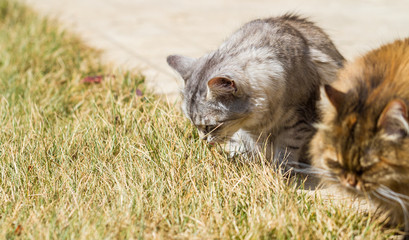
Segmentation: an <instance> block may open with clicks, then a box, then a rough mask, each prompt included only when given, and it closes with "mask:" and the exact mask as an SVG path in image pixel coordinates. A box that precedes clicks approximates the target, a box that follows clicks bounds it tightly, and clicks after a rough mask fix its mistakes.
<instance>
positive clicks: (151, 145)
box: [0, 0, 393, 239]
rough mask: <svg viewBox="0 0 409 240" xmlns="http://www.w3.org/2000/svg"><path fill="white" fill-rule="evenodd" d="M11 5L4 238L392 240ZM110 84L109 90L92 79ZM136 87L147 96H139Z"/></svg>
mask: <svg viewBox="0 0 409 240" xmlns="http://www.w3.org/2000/svg"><path fill="white" fill-rule="evenodd" d="M54 22H55V21H50V20H47V19H44V18H41V17H38V16H37V15H36V14H35V13H33V12H32V11H31V10H30V9H27V8H26V7H24V6H22V5H20V4H17V3H15V2H14V1H11V0H1V1H0V239H20V238H22V239H102V238H104V239H112V238H113V239H136V238H144V239H270V238H274V239H275V238H277V239H352V238H354V237H358V236H360V237H361V239H383V238H387V237H388V236H390V235H391V234H392V233H393V231H392V230H385V229H382V226H381V225H380V224H379V223H376V221H374V220H373V219H371V218H370V217H368V216H363V215H360V214H357V213H356V211H355V210H351V209H350V208H348V206H342V205H337V204H333V203H328V202H324V201H323V200H320V199H318V198H315V196H314V194H308V195H307V194H306V193H299V192H297V187H296V186H295V185H294V184H291V183H287V181H286V180H285V179H284V178H283V177H282V176H281V175H280V174H277V173H276V172H275V171H274V169H272V168H271V167H270V166H267V165H265V164H264V163H263V161H255V162H246V161H244V160H240V159H237V160H229V159H228V158H227V156H226V154H225V153H223V151H221V150H219V149H217V148H209V147H208V146H206V145H205V144H203V143H202V142H200V141H199V140H198V136H197V132H196V130H195V129H194V128H192V126H191V125H190V123H189V122H188V121H187V120H186V119H185V118H184V117H183V116H182V114H181V113H180V111H179V108H178V107H176V106H172V105H168V104H165V103H162V102H160V101H157V99H156V98H155V96H153V95H152V94H150V93H148V92H147V91H146V90H145V89H144V87H143V78H142V77H141V76H139V75H137V74H134V73H130V72H123V71H121V70H118V69H112V68H110V67H108V66H103V65H101V63H100V60H99V53H98V52H97V51H95V50H93V49H91V48H89V47H87V46H85V45H84V44H83V43H82V42H81V41H80V40H79V39H78V38H77V37H75V36H73V35H71V34H70V33H67V32H65V31H64V30H63V29H61V28H60V27H58V26H57V25H56V24H55V23H54ZM94 75H106V76H110V75H115V76H111V77H106V78H104V80H103V81H102V83H100V84H85V83H82V82H81V79H82V78H84V77H87V76H94ZM136 89H141V90H143V91H144V96H142V97H140V96H137V95H136V94H135V90H136Z"/></svg>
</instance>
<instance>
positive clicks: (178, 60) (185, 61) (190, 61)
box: [166, 55, 197, 81]
mask: <svg viewBox="0 0 409 240" xmlns="http://www.w3.org/2000/svg"><path fill="white" fill-rule="evenodd" d="M166 61H167V62H168V64H169V66H171V67H172V68H173V69H175V70H176V71H177V72H178V73H179V74H180V76H181V77H182V78H183V79H184V80H185V81H186V80H187V79H188V78H189V74H190V73H191V72H192V67H193V65H194V64H195V62H196V61H197V60H196V59H194V58H189V57H184V56H180V55H170V56H168V57H167V58H166Z"/></svg>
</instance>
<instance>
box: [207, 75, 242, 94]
mask: <svg viewBox="0 0 409 240" xmlns="http://www.w3.org/2000/svg"><path fill="white" fill-rule="evenodd" d="M207 87H208V91H209V93H210V97H212V98H214V97H218V96H227V95H233V94H235V93H236V92H237V86H236V83H235V82H234V81H233V80H231V79H229V78H225V77H215V78H212V79H210V80H209V81H208V82H207Z"/></svg>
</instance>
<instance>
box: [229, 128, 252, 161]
mask: <svg viewBox="0 0 409 240" xmlns="http://www.w3.org/2000/svg"><path fill="white" fill-rule="evenodd" d="M226 150H227V151H228V152H229V156H230V157H231V158H233V157H236V156H239V155H245V156H248V157H250V156H252V155H253V154H254V152H255V150H256V149H255V143H254V141H253V139H252V138H251V136H250V134H249V133H247V132H246V131H244V130H241V129H240V130H239V131H237V132H236V133H235V134H233V136H232V137H231V138H230V140H229V141H228V143H227V147H226Z"/></svg>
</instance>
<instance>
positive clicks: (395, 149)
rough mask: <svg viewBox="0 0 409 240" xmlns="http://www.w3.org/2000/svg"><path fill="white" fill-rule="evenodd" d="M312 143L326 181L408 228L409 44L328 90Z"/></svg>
mask: <svg viewBox="0 0 409 240" xmlns="http://www.w3.org/2000/svg"><path fill="white" fill-rule="evenodd" d="M325 93H326V94H323V95H325V96H323V99H322V106H321V107H322V108H321V111H322V114H323V116H322V117H323V120H322V123H321V124H319V125H318V132H317V134H316V135H315V136H314V138H313V140H312V142H311V155H312V157H313V165H314V167H315V168H319V169H321V171H320V172H321V173H322V179H323V180H324V182H326V183H329V184H332V185H338V186H340V187H341V189H343V190H346V191H349V192H350V193H353V194H355V195H358V196H363V197H366V198H367V199H369V200H370V201H372V202H373V203H375V204H377V205H378V206H379V207H380V209H381V210H382V211H383V212H384V213H386V214H387V215H388V216H389V220H390V223H393V224H405V230H406V231H408V230H409V229H408V227H409V225H408V224H409V218H408V217H409V121H408V109H409V39H405V40H398V41H395V42H393V43H391V44H388V45H384V46H382V47H380V48H378V49H376V50H373V51H371V52H369V53H368V54H366V55H365V56H363V57H361V58H359V59H357V60H356V61H354V62H351V63H349V64H347V65H346V67H345V68H344V69H343V70H341V72H340V73H339V77H338V80H337V81H336V82H334V83H333V84H332V85H331V86H328V85H327V86H325Z"/></svg>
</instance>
